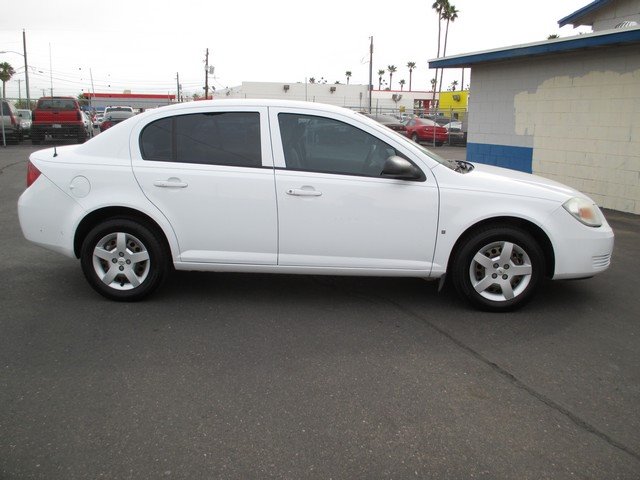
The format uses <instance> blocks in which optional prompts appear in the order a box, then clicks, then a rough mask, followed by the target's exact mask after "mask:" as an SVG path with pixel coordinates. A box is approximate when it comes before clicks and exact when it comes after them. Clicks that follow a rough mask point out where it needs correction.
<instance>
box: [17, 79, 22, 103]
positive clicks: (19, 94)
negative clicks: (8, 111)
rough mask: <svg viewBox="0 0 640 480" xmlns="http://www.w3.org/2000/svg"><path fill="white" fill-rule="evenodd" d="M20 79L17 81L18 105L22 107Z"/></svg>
mask: <svg viewBox="0 0 640 480" xmlns="http://www.w3.org/2000/svg"><path fill="white" fill-rule="evenodd" d="M20 82H22V80H21V79H18V104H19V105H22V89H21V88H20Z"/></svg>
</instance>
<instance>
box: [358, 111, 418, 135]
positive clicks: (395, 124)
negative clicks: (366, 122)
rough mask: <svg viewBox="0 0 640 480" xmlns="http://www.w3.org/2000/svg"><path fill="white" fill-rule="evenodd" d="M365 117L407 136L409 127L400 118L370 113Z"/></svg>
mask: <svg viewBox="0 0 640 480" xmlns="http://www.w3.org/2000/svg"><path fill="white" fill-rule="evenodd" d="M364 115H365V116H367V117H369V118H371V119H373V120H375V121H376V122H378V123H381V124H382V125H384V126H385V127H387V128H390V129H391V130H395V131H396V132H398V133H400V134H401V135H404V136H407V127H406V126H405V125H404V124H403V123H402V122H401V121H400V120H399V119H398V118H395V117H393V116H391V115H375V114H370V113H365V114H364Z"/></svg>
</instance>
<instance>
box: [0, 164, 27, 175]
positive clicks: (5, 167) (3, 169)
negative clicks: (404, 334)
mask: <svg viewBox="0 0 640 480" xmlns="http://www.w3.org/2000/svg"><path fill="white" fill-rule="evenodd" d="M24 162H26V160H18V161H17V162H13V163H10V164H8V165H5V166H4V167H2V168H0V175H2V174H3V173H4V171H5V170H6V169H7V168H11V167H15V166H16V165H20V164H21V163H24Z"/></svg>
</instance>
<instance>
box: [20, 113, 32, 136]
mask: <svg viewBox="0 0 640 480" xmlns="http://www.w3.org/2000/svg"><path fill="white" fill-rule="evenodd" d="M18 117H19V118H20V128H22V136H23V137H30V136H31V110H22V109H18Z"/></svg>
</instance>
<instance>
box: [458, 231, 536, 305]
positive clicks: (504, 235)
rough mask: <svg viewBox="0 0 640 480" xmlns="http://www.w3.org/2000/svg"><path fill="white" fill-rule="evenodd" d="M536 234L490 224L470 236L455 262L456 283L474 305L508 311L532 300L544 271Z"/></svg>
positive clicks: (462, 293)
mask: <svg viewBox="0 0 640 480" xmlns="http://www.w3.org/2000/svg"><path fill="white" fill-rule="evenodd" d="M543 269H544V254H543V253H542V250H541V249H540V247H539V245H538V244H537V242H536V241H535V240H534V239H533V237H532V236H531V235H530V234H529V233H527V232H525V231H523V230H520V229H517V228H512V227H490V228H487V229H484V230H482V231H480V232H477V233H476V234H474V235H472V236H471V237H469V238H468V239H467V240H466V242H465V243H464V244H463V245H462V248H461V249H460V250H459V251H458V253H457V255H456V257H455V259H454V263H453V272H452V274H453V278H452V281H453V284H454V286H455V287H456V290H457V291H458V293H460V294H461V295H462V296H463V297H465V298H466V299H467V300H468V301H469V302H470V303H471V304H472V305H474V306H476V307H478V308H480V309H483V310H489V311H495V312H499V311H509V310H515V309H517V308H520V307H522V306H523V305H524V304H525V303H526V302H527V301H529V300H530V298H531V297H532V295H533V293H534V291H535V290H536V287H537V286H538V284H539V282H540V279H541V278H542V276H543V274H544V272H543Z"/></svg>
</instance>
